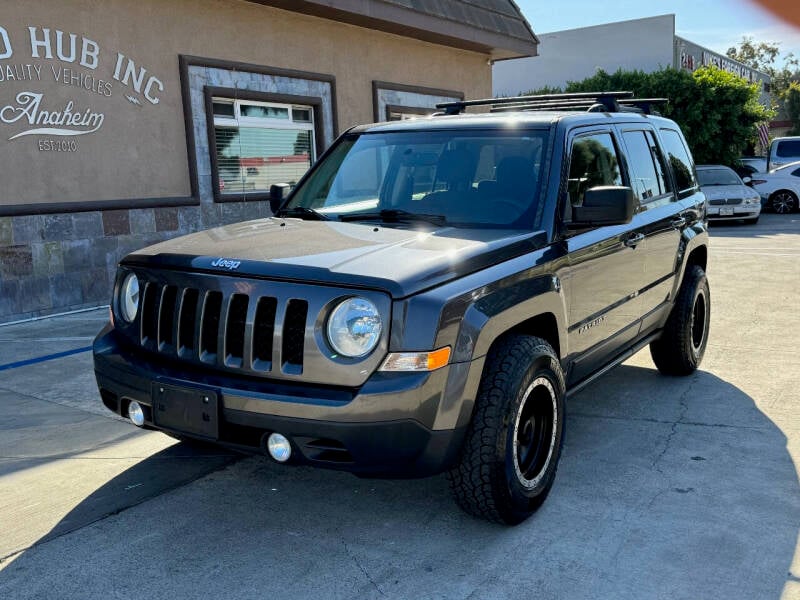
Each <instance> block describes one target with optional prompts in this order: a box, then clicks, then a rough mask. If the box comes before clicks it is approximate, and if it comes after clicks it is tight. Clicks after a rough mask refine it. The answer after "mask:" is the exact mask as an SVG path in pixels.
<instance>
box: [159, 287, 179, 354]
mask: <svg viewBox="0 0 800 600" xmlns="http://www.w3.org/2000/svg"><path fill="white" fill-rule="evenodd" d="M177 300H178V288H176V287H175V286H174V285H167V286H164V289H163V291H162V292H161V306H160V307H159V310H158V351H159V352H172V351H173V350H174V348H175V308H176V306H175V304H176V302H177Z"/></svg>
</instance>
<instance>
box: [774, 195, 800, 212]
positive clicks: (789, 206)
mask: <svg viewBox="0 0 800 600" xmlns="http://www.w3.org/2000/svg"><path fill="white" fill-rule="evenodd" d="M769 203H770V206H772V210H774V211H775V212H776V213H778V214H781V215H785V214H788V213H790V212H792V211H793V210H794V209H795V207H796V206H797V196H795V195H794V194H793V193H792V192H790V191H789V190H779V191H777V192H775V193H774V194H772V196H770V197H769Z"/></svg>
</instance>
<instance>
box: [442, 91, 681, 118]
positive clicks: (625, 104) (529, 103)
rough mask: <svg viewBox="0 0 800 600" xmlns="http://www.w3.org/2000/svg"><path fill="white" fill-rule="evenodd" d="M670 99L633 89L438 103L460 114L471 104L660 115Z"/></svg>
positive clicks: (498, 109)
mask: <svg viewBox="0 0 800 600" xmlns="http://www.w3.org/2000/svg"><path fill="white" fill-rule="evenodd" d="M667 101H668V100H667V99H666V98H634V97H633V92H579V93H571V94H540V95H536V96H514V97H510V98H486V99H484V100H459V101H457V102H445V103H443V104H437V105H436V108H439V109H442V110H444V114H445V115H459V114H461V113H462V112H463V111H464V109H466V108H467V107H469V106H489V107H491V108H490V109H489V110H490V112H509V111H520V110H523V111H526V110H584V111H589V112H637V113H643V114H648V115H649V114H658V112H657V111H655V110H654V109H653V106H654V105H658V104H665V103H666V102H667Z"/></svg>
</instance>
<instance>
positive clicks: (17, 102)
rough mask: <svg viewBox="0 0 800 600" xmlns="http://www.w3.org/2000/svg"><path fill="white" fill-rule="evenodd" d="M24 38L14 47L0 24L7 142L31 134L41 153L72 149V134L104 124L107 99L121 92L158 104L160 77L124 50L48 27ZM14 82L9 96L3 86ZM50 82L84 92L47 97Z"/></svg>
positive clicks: (1, 106)
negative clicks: (127, 54) (76, 94)
mask: <svg viewBox="0 0 800 600" xmlns="http://www.w3.org/2000/svg"><path fill="white" fill-rule="evenodd" d="M23 37H24V39H25V42H24V43H22V44H18V46H19V47H14V46H13V45H12V43H11V36H10V35H9V32H8V30H7V29H6V28H5V27H3V26H0V125H2V126H3V129H5V131H6V132H8V137H7V139H8V140H9V141H13V140H17V139H20V138H27V137H29V136H35V139H36V140H37V148H38V149H39V150H40V151H66V152H74V151H76V150H78V144H77V142H76V141H75V140H74V139H70V138H74V137H75V136H82V135H87V134H91V133H95V132H97V131H99V130H100V129H101V128H102V127H103V123H104V122H105V121H106V112H105V110H104V107H103V102H104V101H106V102H107V99H108V98H111V97H113V96H114V95H115V94H121V95H123V96H124V98H125V99H126V100H127V101H128V102H129V103H130V104H131V105H133V106H136V107H139V108H141V107H145V106H148V105H149V106H155V105H158V104H159V102H160V94H161V93H162V92H164V83H163V81H162V80H161V78H159V77H157V76H156V75H154V74H153V73H151V72H150V71H149V70H148V69H147V68H145V67H142V66H139V65H138V64H136V62H135V61H134V60H133V59H131V58H129V57H128V56H126V55H125V54H123V53H122V52H119V51H111V52H106V51H104V49H103V48H102V47H101V46H100V44H98V43H97V42H95V41H94V40H91V39H89V38H88V37H85V36H83V35H80V36H79V35H78V34H76V33H69V32H64V31H61V30H60V29H51V28H48V27H37V26H29V27H28V28H27V32H25V35H24V36H23ZM12 83H14V84H16V85H15V86H14V87H15V88H16V90H15V92H12V94H11V97H9V96H8V95H7V94H5V93H3V92H4V90H3V87H4V86H5V87H10V84H12ZM20 85H23V86H24V89H23V90H21V91H20V90H19V86H20ZM48 85H50V86H53V85H55V86H65V87H69V88H75V90H76V92H77V91H78V90H79V91H80V92H82V94H83V95H82V96H80V97H77V96H76V97H73V98H69V99H66V100H64V99H63V97H62V98H60V99H59V100H53V101H51V99H50V97H49V96H48V93H49V92H50V91H52V89H53V88H52V87H48ZM60 96H63V94H62V95H60ZM64 138H66V139H64Z"/></svg>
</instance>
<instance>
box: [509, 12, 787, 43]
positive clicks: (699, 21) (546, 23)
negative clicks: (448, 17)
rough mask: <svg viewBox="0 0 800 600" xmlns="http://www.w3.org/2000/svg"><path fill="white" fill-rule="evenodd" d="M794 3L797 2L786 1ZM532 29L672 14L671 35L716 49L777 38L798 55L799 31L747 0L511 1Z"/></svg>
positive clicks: (551, 29) (541, 29)
mask: <svg viewBox="0 0 800 600" xmlns="http://www.w3.org/2000/svg"><path fill="white" fill-rule="evenodd" d="M790 1H797V0H790ZM516 2H517V5H518V6H519V7H520V9H521V10H522V12H523V14H524V15H525V17H526V18H527V19H528V22H529V23H530V24H531V25H532V26H533V30H534V31H535V32H536V33H548V32H551V31H559V30H561V29H572V28H575V27H586V26H589V25H600V24H602V23H610V22H612V21H625V20H627V19H639V18H642V17H653V16H656V15H663V14H674V15H675V29H676V33H677V34H678V35H679V36H681V37H684V38H686V39H688V40H689V41H691V42H694V43H696V44H700V45H701V46H705V47H707V48H710V49H711V50H715V51H717V52H720V53H723V54H724V53H725V50H727V49H728V48H730V47H731V46H733V45H736V43H737V42H738V41H740V40H741V39H742V36H743V35H751V36H753V37H754V38H755V39H756V41H769V42H780V48H781V51H782V52H783V53H785V52H793V53H794V54H795V56H800V29H798V28H796V27H793V26H791V25H789V24H787V23H784V22H782V21H780V20H779V19H778V18H777V17H775V16H773V15H772V13H769V12H767V11H766V10H764V9H762V8H760V7H759V6H758V5H757V4H755V3H754V2H750V1H748V0H669V1H666V0H649V1H648V0H616V1H615V2H598V1H597V0H561V1H560V2H559V1H558V0H557V1H555V2H548V1H545V0H516Z"/></svg>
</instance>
